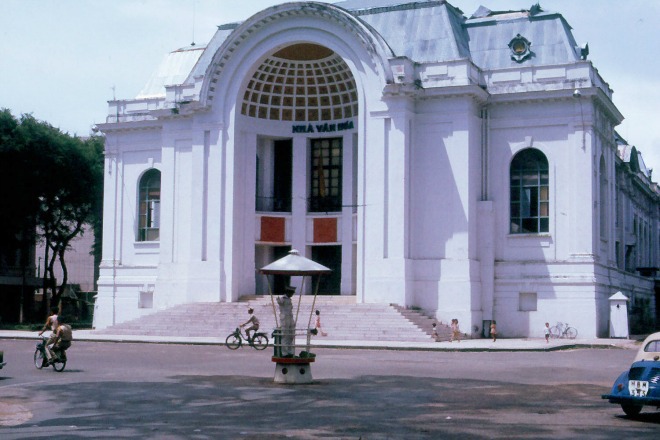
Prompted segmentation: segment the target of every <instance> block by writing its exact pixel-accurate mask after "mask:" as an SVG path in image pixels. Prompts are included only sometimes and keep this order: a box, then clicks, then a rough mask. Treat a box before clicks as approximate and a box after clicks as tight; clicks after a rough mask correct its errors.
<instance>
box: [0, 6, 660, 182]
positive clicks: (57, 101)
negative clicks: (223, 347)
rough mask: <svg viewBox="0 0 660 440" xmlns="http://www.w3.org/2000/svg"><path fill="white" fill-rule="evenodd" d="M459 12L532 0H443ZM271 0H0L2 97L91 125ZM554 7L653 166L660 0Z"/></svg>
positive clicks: (659, 162)
mask: <svg viewBox="0 0 660 440" xmlns="http://www.w3.org/2000/svg"><path fill="white" fill-rule="evenodd" d="M449 2H450V3H451V4H453V5H454V6H456V7H458V8H460V9H461V10H462V11H463V12H464V13H465V14H466V15H468V16H469V15H471V14H472V13H473V12H474V11H475V10H476V9H477V8H478V7H479V5H481V4H483V5H484V6H486V7H488V8H489V9H491V10H511V9H528V8H529V7H530V6H531V5H532V4H534V3H536V2H537V0H449ZM278 3H282V2H281V1H275V0H247V1H240V0H0V107H6V108H9V109H10V110H11V111H12V113H13V114H14V115H16V116H18V115H20V114H21V113H32V114H33V115H34V116H35V117H36V118H38V119H41V120H45V121H47V122H49V123H50V124H52V125H54V126H56V127H59V128H60V129H62V130H63V131H67V132H69V133H72V134H74V133H75V134H78V135H81V136H85V135H88V134H89V132H90V128H91V126H92V125H94V124H95V123H99V122H103V121H104V119H105V116H106V114H107V101H108V100H109V99H112V98H113V87H114V90H115V92H114V93H115V95H116V97H117V98H119V99H128V98H132V97H134V96H135V95H137V93H138V92H139V91H140V89H141V88H142V86H143V85H144V84H145V83H146V82H147V80H148V79H149V76H150V75H151V73H152V71H153V70H154V69H155V68H156V67H157V66H158V64H159V63H160V61H161V59H162V57H163V55H164V54H166V53H167V52H170V51H172V50H174V49H177V48H180V47H183V46H187V45H189V44H190V43H191V42H192V41H193V38H194V41H195V42H196V43H198V44H202V43H206V42H207V41H209V39H210V38H211V36H212V35H213V33H214V32H215V29H216V26H217V25H219V24H223V23H229V22H235V21H243V20H245V19H247V18H248V17H249V16H251V15H252V14H254V13H256V12H258V11H260V10H262V9H264V8H266V7H268V6H271V5H274V4H278ZM540 4H541V7H543V8H544V9H545V10H551V11H556V12H560V13H562V14H563V15H564V17H565V18H566V20H567V21H568V23H569V24H570V25H571V26H572V27H573V33H574V36H575V39H576V40H577V42H578V43H579V44H583V43H586V42H588V43H589V48H590V51H591V53H590V55H589V59H590V60H592V61H593V63H594V65H595V66H596V68H597V69H598V70H599V72H600V74H601V75H602V76H603V78H604V79H605V80H606V81H607V82H608V83H609V84H610V87H611V88H612V89H613V90H614V103H615V104H616V105H617V107H618V108H619V110H620V111H621V112H622V113H623V115H624V116H625V118H626V120H625V121H624V122H623V123H622V124H621V125H620V126H619V127H618V128H617V130H618V131H619V133H620V134H621V135H622V136H623V137H624V138H626V139H627V140H628V142H630V143H631V144H632V145H635V146H637V147H638V148H639V149H640V150H641V151H642V154H643V157H644V160H645V162H646V164H647V166H648V167H649V168H655V169H656V170H657V172H656V173H655V175H654V180H656V181H657V180H658V173H660V130H659V129H658V126H660V122H658V121H659V119H658V118H659V117H660V57H659V56H658V55H659V52H660V51H659V50H658V48H659V47H660V26H658V23H659V17H660V1H649V0H545V1H543V0H540Z"/></svg>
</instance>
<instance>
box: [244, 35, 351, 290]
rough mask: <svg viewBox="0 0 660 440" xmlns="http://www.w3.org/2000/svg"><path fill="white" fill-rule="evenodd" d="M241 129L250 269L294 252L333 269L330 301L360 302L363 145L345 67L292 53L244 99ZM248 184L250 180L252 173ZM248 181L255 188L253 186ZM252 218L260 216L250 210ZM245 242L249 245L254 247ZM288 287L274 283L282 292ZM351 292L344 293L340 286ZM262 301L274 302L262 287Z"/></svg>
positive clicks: (260, 72)
mask: <svg viewBox="0 0 660 440" xmlns="http://www.w3.org/2000/svg"><path fill="white" fill-rule="evenodd" d="M238 96H239V98H240V101H239V103H237V107H239V108H240V115H239V116H237V124H236V125H237V127H238V128H239V130H238V131H239V132H240V133H242V134H243V139H244V141H243V147H242V148H244V149H245V151H252V150H254V156H253V157H254V159H253V161H252V160H251V157H250V156H251V154H250V153H246V155H245V160H246V168H250V169H253V170H254V191H252V190H248V191H247V193H246V197H249V195H250V194H254V204H253V205H252V204H248V203H245V204H244V205H243V206H244V211H243V215H241V217H244V218H248V217H249V218H254V225H255V228H254V230H255V231H256V232H255V236H254V238H253V239H252V240H251V241H252V242H251V243H248V242H244V243H243V244H242V245H240V247H241V248H243V249H246V248H249V247H250V248H251V247H253V248H254V256H253V257H252V256H250V254H249V253H247V254H246V261H245V265H246V266H248V265H250V262H253V264H254V267H261V266H263V265H266V264H268V263H269V262H271V261H273V260H275V259H277V258H279V257H281V255H282V254H283V253H286V252H288V250H290V249H291V248H296V249H304V253H305V255H307V256H308V257H310V258H316V259H318V260H319V261H323V264H326V265H328V267H330V268H331V269H332V271H333V272H332V275H330V276H328V277H326V279H325V280H324V281H325V282H324V285H323V286H322V289H321V292H320V293H322V294H340V293H343V294H354V293H355V291H354V285H355V277H354V275H353V274H354V272H355V270H354V261H355V246H354V242H355V240H356V237H354V236H353V235H352V234H342V231H345V230H346V231H352V230H353V227H352V225H353V223H354V219H355V213H356V210H355V206H356V204H357V200H356V196H357V190H356V188H355V185H354V184H355V182H356V181H357V175H356V173H357V163H356V161H357V155H356V154H354V152H355V151H356V146H355V145H354V144H355V138H356V136H355V133H356V126H357V125H358V122H357V117H358V115H359V105H358V92H357V85H356V81H355V78H354V76H353V74H352V72H351V70H350V68H349V66H348V65H347V64H346V62H345V61H344V60H343V59H342V57H341V56H339V55H338V54H337V53H336V52H334V51H333V50H331V49H329V48H327V47H324V46H322V45H320V44H315V43H308V42H305V43H294V44H291V45H289V46H285V47H283V48H281V49H278V50H276V51H274V52H273V53H271V54H269V55H268V56H266V57H265V58H264V59H263V60H262V61H261V62H260V63H259V64H258V65H256V67H255V68H254V70H253V73H252V74H251V75H250V76H249V80H247V81H245V82H244V87H243V89H242V90H241V92H240V93H239V95H238ZM246 174H248V173H246ZM248 179H249V181H243V185H241V186H244V187H246V188H247V187H249V186H250V185H251V184H252V182H251V180H252V178H251V177H249V178H248ZM251 208H253V210H252V209H251ZM246 241H247V239H246ZM288 282H289V281H288V280H286V279H279V280H275V282H274V288H275V289H276V291H277V289H278V288H283V287H284V286H285V285H286V284H287V283H288ZM342 284H343V285H342ZM254 291H255V292H256V293H258V294H266V293H267V286H265V285H264V283H263V277H259V276H257V277H255V282H254Z"/></svg>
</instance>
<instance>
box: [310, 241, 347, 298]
mask: <svg viewBox="0 0 660 440" xmlns="http://www.w3.org/2000/svg"><path fill="white" fill-rule="evenodd" d="M312 260H314V261H316V262H317V263H319V264H322V265H324V266H325V267H327V268H329V269H332V273H330V274H328V275H323V276H322V277H321V283H320V284H319V292H318V293H319V295H339V294H340V292H341V246H313V247H312Z"/></svg>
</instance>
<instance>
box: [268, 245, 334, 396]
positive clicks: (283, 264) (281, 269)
mask: <svg viewBox="0 0 660 440" xmlns="http://www.w3.org/2000/svg"><path fill="white" fill-rule="evenodd" d="M260 272H261V273H262V274H264V275H266V279H267V281H268V293H269V294H270V299H271V304H272V305H273V315H274V316H275V327H276V329H275V332H274V335H275V338H274V341H273V346H274V353H273V358H272V360H273V362H275V377H274V381H275V382H277V383H287V384H301V383H311V382H312V369H311V366H310V364H311V363H312V362H314V361H315V360H316V356H315V355H314V354H312V353H311V352H310V343H311V335H312V329H311V323H312V314H313V313H314V307H315V305H316V296H317V294H318V289H319V284H320V281H321V276H322V275H325V274H329V273H330V272H332V270H330V269H329V268H327V267H325V266H323V265H322V264H319V263H316V262H315V261H312V260H310V259H308V258H305V257H303V256H301V255H300V254H299V252H298V251H297V250H295V249H292V250H291V251H289V254H288V255H287V256H286V257H283V258H280V259H279V260H276V261H274V262H272V263H270V264H269V265H267V266H264V267H262V268H261V270H260ZM268 275H284V276H291V277H301V283H300V289H299V290H298V294H297V296H298V298H297V299H298V300H297V306H296V307H295V318H294V319H293V330H287V329H285V328H283V327H284V325H280V324H281V323H280V321H279V320H278V316H277V310H276V309H275V299H274V296H273V291H272V288H271V280H270V279H269V277H268ZM306 277H309V278H310V280H311V282H312V290H313V292H314V300H313V301H312V307H311V308H310V310H309V317H308V320H307V326H306V327H305V328H299V327H298V325H297V324H298V317H299V315H300V305H301V302H302V295H303V293H304V291H305V278H306ZM314 277H316V285H314ZM278 303H279V301H278ZM303 313H304V312H303ZM291 331H292V332H293V334H292V335H287V334H285V333H286V332H291ZM297 335H301V336H302V335H304V336H305V337H306V345H305V350H303V351H301V352H300V353H298V354H297V355H295V354H294V355H287V356H284V355H282V347H283V344H282V340H283V338H286V337H287V336H289V338H291V339H292V340H293V341H295V336H297ZM294 350H295V347H294Z"/></svg>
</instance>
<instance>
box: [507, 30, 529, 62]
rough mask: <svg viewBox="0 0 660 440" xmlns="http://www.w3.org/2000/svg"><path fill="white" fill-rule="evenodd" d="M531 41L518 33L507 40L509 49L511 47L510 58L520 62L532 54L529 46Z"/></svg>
mask: <svg viewBox="0 0 660 440" xmlns="http://www.w3.org/2000/svg"><path fill="white" fill-rule="evenodd" d="M531 46H532V43H531V42H530V41H529V40H528V39H527V38H525V37H523V36H521V35H520V34H518V35H516V36H515V37H514V38H513V39H512V40H511V41H510V42H509V49H511V59H512V60H513V61H515V62H516V63H522V62H523V61H525V60H526V59H527V58H529V57H531V56H532V51H531V49H530V47H531Z"/></svg>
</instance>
